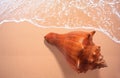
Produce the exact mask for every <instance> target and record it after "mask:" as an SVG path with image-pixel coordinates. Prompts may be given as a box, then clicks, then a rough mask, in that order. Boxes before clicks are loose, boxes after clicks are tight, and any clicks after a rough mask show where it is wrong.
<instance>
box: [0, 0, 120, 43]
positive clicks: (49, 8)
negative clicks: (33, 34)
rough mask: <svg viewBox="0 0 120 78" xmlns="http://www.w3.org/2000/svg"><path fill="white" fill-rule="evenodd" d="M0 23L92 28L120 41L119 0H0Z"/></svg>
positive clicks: (44, 26)
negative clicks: (25, 22) (24, 22)
mask: <svg viewBox="0 0 120 78" xmlns="http://www.w3.org/2000/svg"><path fill="white" fill-rule="evenodd" d="M0 10H1V11H0V24H2V23H4V22H23V21H27V22H30V23H32V24H34V25H35V26H38V27H42V28H67V29H78V28H82V29H93V30H97V31H101V32H102V33H104V34H106V35H107V36H108V37H109V38H110V39H112V40H113V41H115V42H116V43H120V0H0Z"/></svg>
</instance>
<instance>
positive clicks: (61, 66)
mask: <svg viewBox="0 0 120 78" xmlns="http://www.w3.org/2000/svg"><path fill="white" fill-rule="evenodd" d="M76 30H80V31H81V29H76ZM70 31H74V30H70V29H62V28H59V29H58V28H46V29H45V28H38V27H36V26H34V25H32V24H30V23H27V22H22V23H4V24H1V25H0V78H120V74H119V72H120V56H119V55H120V52H119V51H120V44H117V43H115V42H113V41H112V40H111V39H109V38H108V37H107V36H106V35H104V34H103V33H100V32H98V31H97V32H96V34H95V36H94V42H95V43H96V44H97V45H100V46H101V53H102V55H103V56H104V59H105V60H106V63H107V65H108V67H106V68H102V69H100V70H93V71H88V72H87V73H85V74H84V73H82V74H78V73H76V72H75V71H73V69H71V67H70V66H69V64H68V63H67V62H66V60H65V58H64V56H63V55H62V54H61V53H60V51H58V50H57V49H56V48H55V47H54V46H51V45H49V44H48V43H47V42H46V41H44V36H45V35H46V34H47V33H49V32H56V33H66V32H70ZM82 31H88V30H82ZM89 31H91V30H89Z"/></svg>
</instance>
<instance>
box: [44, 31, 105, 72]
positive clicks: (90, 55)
mask: <svg viewBox="0 0 120 78" xmlns="http://www.w3.org/2000/svg"><path fill="white" fill-rule="evenodd" d="M94 34H95V31H92V32H89V33H88V32H83V31H73V32H70V33H66V34H57V33H48V34H47V35H46V36H45V37H44V38H45V40H46V41H47V42H48V43H50V44H52V45H54V46H56V47H57V48H58V49H59V50H60V51H61V52H62V53H63V54H64V56H65V58H66V59H67V61H68V62H69V64H70V65H71V66H72V68H74V69H75V70H76V71H77V72H78V73H82V72H86V71H88V70H93V69H97V68H98V69H99V68H102V67H106V64H105V61H104V60H103V56H102V55H101V53H100V46H96V45H95V44H94V43H93V41H92V37H93V35H94Z"/></svg>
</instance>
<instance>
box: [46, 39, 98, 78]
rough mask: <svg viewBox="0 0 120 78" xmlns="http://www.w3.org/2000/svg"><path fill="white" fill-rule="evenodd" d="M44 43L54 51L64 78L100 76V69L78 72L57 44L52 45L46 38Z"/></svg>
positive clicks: (92, 77) (96, 77)
mask: <svg viewBox="0 0 120 78" xmlns="http://www.w3.org/2000/svg"><path fill="white" fill-rule="evenodd" d="M44 44H45V45H46V46H47V47H48V48H49V50H50V52H52V53H53V55H54V56H55V58H56V60H57V62H58V64H59V67H60V68H61V71H62V73H63V77H64V78H100V77H99V70H93V71H87V72H86V73H80V74H78V73H77V72H76V71H74V70H73V69H72V68H71V67H70V65H69V64H68V63H67V61H66V59H65V57H64V56H63V54H62V53H61V52H60V51H59V50H58V49H57V48H56V47H55V46H52V45H50V44H49V43H47V42H46V41H45V40H44Z"/></svg>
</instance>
